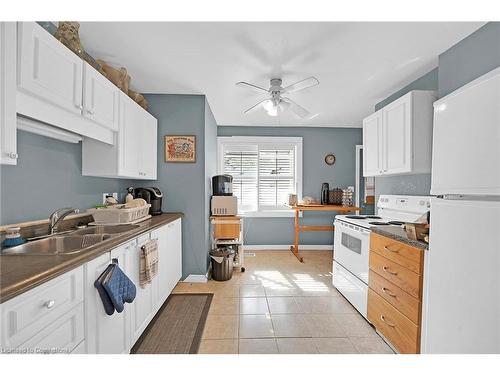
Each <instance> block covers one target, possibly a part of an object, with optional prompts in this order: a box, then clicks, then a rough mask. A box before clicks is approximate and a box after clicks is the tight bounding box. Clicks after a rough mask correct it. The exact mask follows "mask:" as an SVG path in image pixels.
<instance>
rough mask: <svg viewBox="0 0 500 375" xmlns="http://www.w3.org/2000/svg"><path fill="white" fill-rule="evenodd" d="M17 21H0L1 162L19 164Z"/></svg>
mask: <svg viewBox="0 0 500 375" xmlns="http://www.w3.org/2000/svg"><path fill="white" fill-rule="evenodd" d="M15 94H16V23H15V22H0V164H10V165H15V164H17V137H16V134H17V125H16V95H15Z"/></svg>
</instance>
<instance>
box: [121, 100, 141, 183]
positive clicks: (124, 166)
mask: <svg viewBox="0 0 500 375" xmlns="http://www.w3.org/2000/svg"><path fill="white" fill-rule="evenodd" d="M119 107H120V130H119V132H118V153H119V154H118V174H119V175H120V176H127V177H133V178H134V177H135V178H139V177H141V174H140V165H141V159H142V156H141V150H142V147H143V146H142V142H141V138H142V134H141V131H142V129H141V125H142V124H141V123H140V122H138V119H139V115H138V111H139V109H138V108H137V107H139V106H138V105H137V103H135V102H134V101H132V99H130V98H129V97H128V96H126V95H125V94H124V93H120V105H119ZM139 108H140V107H139Z"/></svg>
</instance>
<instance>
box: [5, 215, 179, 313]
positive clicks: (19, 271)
mask: <svg viewBox="0 0 500 375" xmlns="http://www.w3.org/2000/svg"><path fill="white" fill-rule="evenodd" d="M182 216H183V215H182V214H181V213H164V214H162V215H158V216H153V217H152V218H151V219H148V220H145V221H143V222H140V223H137V224H138V225H139V228H136V229H133V230H130V231H128V232H124V233H120V234H119V235H116V236H113V237H112V238H111V239H109V240H107V241H104V242H102V243H99V244H97V245H94V246H91V247H89V248H87V249H86V250H83V251H82V252H80V253H78V254H71V255H0V303H3V302H5V301H7V300H9V299H11V298H13V297H15V296H18V295H19V294H22V293H24V292H26V291H28V290H30V289H32V288H34V287H36V286H38V285H40V284H43V283H45V282H47V281H49V280H50V279H53V278H55V277H57V276H59V275H62V274H63V273H65V272H67V271H70V270H72V269H73V268H76V267H78V266H81V265H82V264H84V263H87V262H88V261H90V260H92V259H94V258H97V257H98V256H99V255H101V254H104V253H106V252H109V251H111V250H112V249H114V248H115V247H117V246H119V245H121V244H123V243H124V242H127V241H128V240H131V239H132V238H134V237H137V236H139V235H141V234H143V233H146V232H149V231H151V230H153V229H155V228H158V227H160V226H163V225H165V224H168V223H170V222H172V221H174V220H177V219H179V218H181V217H182Z"/></svg>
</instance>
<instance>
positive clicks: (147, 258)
mask: <svg viewBox="0 0 500 375" xmlns="http://www.w3.org/2000/svg"><path fill="white" fill-rule="evenodd" d="M140 254H141V255H140V256H141V257H140V262H139V264H140V266H139V285H140V286H141V288H144V287H145V286H146V285H147V284H149V283H150V282H151V280H153V278H154V277H155V276H156V274H157V273H158V240H157V239H154V240H150V241H148V242H146V243H145V244H144V245H142V246H141V252H140Z"/></svg>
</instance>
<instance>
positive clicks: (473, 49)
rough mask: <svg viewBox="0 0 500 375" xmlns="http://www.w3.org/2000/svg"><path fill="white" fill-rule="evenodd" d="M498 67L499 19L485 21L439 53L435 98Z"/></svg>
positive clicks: (499, 63) (499, 46) (499, 64)
mask: <svg viewBox="0 0 500 375" xmlns="http://www.w3.org/2000/svg"><path fill="white" fill-rule="evenodd" d="M498 66H500V22H489V23H487V24H486V25H484V26H483V27H481V28H480V29H479V30H477V31H476V32H474V33H472V34H471V35H469V36H468V37H467V38H465V39H463V40H461V41H460V42H458V43H457V44H455V45H454V46H453V47H451V48H450V49H448V50H447V51H445V52H444V53H442V54H441V55H439V97H440V98H441V97H443V96H446V95H448V94H449V93H450V92H452V91H454V90H456V89H458V88H459V87H461V86H463V85H465V84H466V83H469V82H470V81H473V80H474V79H476V78H478V77H480V76H482V75H483V74H485V73H487V72H489V71H490V70H493V69H495V68H496V67H498Z"/></svg>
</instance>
